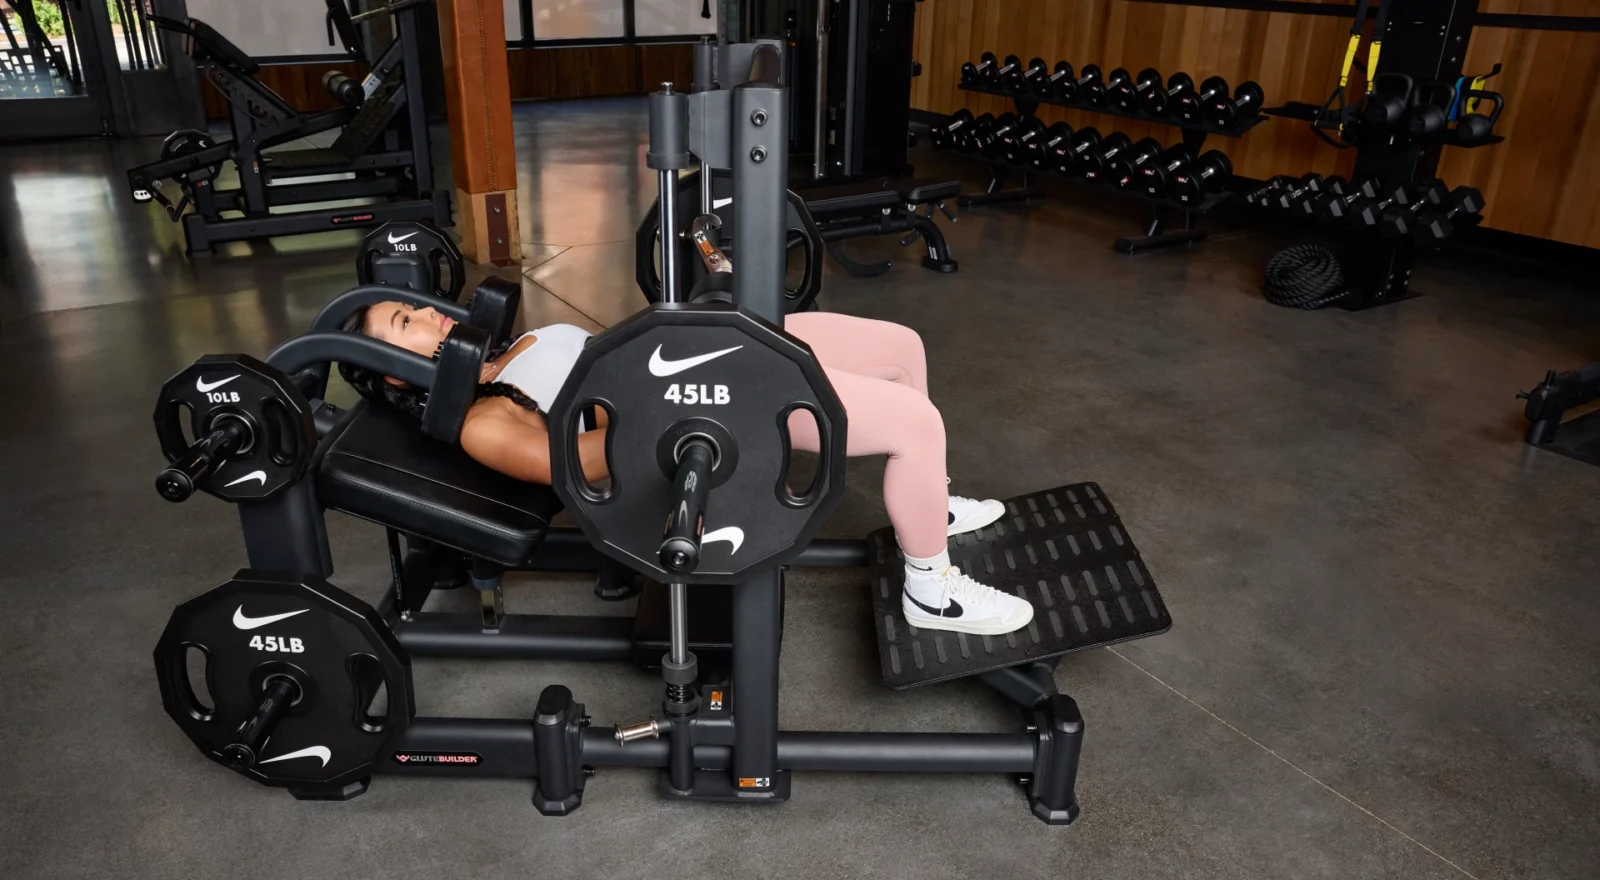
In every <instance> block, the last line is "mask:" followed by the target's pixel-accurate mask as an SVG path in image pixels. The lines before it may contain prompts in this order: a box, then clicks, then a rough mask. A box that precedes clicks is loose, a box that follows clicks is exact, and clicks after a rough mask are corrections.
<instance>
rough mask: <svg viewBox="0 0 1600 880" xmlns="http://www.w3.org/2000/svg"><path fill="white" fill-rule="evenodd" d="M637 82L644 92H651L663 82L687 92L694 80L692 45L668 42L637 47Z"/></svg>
mask: <svg viewBox="0 0 1600 880" xmlns="http://www.w3.org/2000/svg"><path fill="white" fill-rule="evenodd" d="M639 82H640V83H641V85H642V86H643V89H644V91H645V92H653V91H655V90H656V89H657V88H658V87H660V85H661V84H662V83H664V82H669V83H673V84H675V87H676V88H677V89H678V91H680V92H687V91H688V90H689V86H690V85H691V84H692V83H693V82H694V46H693V45H692V44H689V43H668V44H665V45H650V46H640V47H639Z"/></svg>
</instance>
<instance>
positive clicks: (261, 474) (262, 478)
mask: <svg viewBox="0 0 1600 880" xmlns="http://www.w3.org/2000/svg"><path fill="white" fill-rule="evenodd" d="M246 480H255V481H257V482H259V483H260V484H261V485H263V486H265V485H266V484H267V472H266V471H251V472H250V473H248V474H245V475H244V476H242V477H240V478H239V479H237V480H234V481H233V482H231V483H229V484H228V485H227V486H223V487H222V488H224V489H226V488H228V486H237V485H239V484H240V483H243V482H244V481H246Z"/></svg>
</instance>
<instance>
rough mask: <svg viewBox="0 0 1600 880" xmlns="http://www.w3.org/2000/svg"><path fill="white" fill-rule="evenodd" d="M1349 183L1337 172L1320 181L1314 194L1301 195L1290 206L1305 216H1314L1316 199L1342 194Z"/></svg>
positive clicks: (1315, 214)
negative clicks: (1319, 185)
mask: <svg viewBox="0 0 1600 880" xmlns="http://www.w3.org/2000/svg"><path fill="white" fill-rule="evenodd" d="M1349 185H1350V181H1348V180H1345V179H1344V178H1343V177H1340V176H1339V175H1337V174H1334V175H1332V176H1330V177H1327V178H1325V179H1324V180H1323V181H1322V186H1321V187H1320V188H1319V189H1318V192H1317V194H1316V195H1314V196H1303V197H1301V198H1299V199H1296V200H1295V202H1294V204H1293V205H1292V206H1291V207H1293V208H1294V209H1295V210H1297V211H1299V212H1300V213H1302V214H1304V215H1306V216H1307V217H1315V216H1317V199H1320V198H1325V197H1327V196H1335V197H1337V196H1342V195H1344V193H1345V189H1346V188H1348V187H1349Z"/></svg>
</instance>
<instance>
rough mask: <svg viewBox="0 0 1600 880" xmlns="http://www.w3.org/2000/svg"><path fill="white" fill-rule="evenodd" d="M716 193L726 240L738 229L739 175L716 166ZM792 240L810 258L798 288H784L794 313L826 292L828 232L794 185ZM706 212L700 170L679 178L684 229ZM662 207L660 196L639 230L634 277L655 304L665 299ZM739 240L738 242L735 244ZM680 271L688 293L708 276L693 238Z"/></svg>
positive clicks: (787, 304) (681, 226) (805, 258)
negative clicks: (736, 182)
mask: <svg viewBox="0 0 1600 880" xmlns="http://www.w3.org/2000/svg"><path fill="white" fill-rule="evenodd" d="M711 188H712V192H711V197H712V204H713V205H714V206H716V207H713V208H712V210H711V213H713V214H716V215H717V217H718V218H719V219H720V220H722V227H721V229H720V231H719V233H720V238H721V239H722V240H723V241H726V239H727V237H728V236H730V235H732V233H733V214H732V211H731V209H732V201H733V178H732V176H731V174H730V172H727V171H716V172H713V174H712V182H711ZM788 196H789V206H788V211H787V215H788V230H789V236H788V243H789V246H790V248H794V247H797V246H798V247H799V248H800V249H801V257H802V259H803V261H804V270H803V272H802V273H801V277H800V281H799V282H798V283H797V285H796V286H795V287H793V288H789V289H786V290H785V291H784V298H785V302H784V309H785V310H786V311H787V312H789V313H791V314H792V313H794V312H803V311H805V310H807V309H809V308H811V306H812V304H813V303H815V302H816V300H817V295H818V294H819V293H821V292H822V271H823V270H822V253H823V247H822V232H821V230H819V229H818V228H817V223H816V220H815V219H813V218H812V216H811V211H810V209H809V208H807V207H806V202H805V199H803V198H801V197H800V195H799V194H798V193H796V192H794V191H793V190H789V191H788ZM701 213H702V211H701V205H700V172H699V171H691V172H689V173H688V174H685V175H683V176H682V177H680V178H678V231H679V233H683V232H685V231H686V230H687V229H688V228H689V224H690V223H692V222H693V221H694V218H695V217H697V216H699V215H700V214H701ZM660 233H661V207H660V198H659V197H657V200H656V201H654V202H651V203H650V210H649V212H648V213H646V214H645V217H644V219H643V220H642V221H640V223H639V228H638V230H637V232H635V234H634V251H635V252H634V278H635V281H637V283H638V285H639V291H640V292H641V293H643V294H644V298H645V299H646V300H647V301H649V302H652V303H657V302H660V301H661V273H660V268H659V266H658V265H657V260H658V259H659V257H660V255H661V244H660ZM734 244H737V243H734ZM727 252H728V257H729V259H730V260H732V261H733V264H734V266H735V267H736V268H737V267H738V265H739V259H738V255H737V253H735V251H734V249H733V247H728V248H727ZM679 266H680V267H681V268H680V272H682V273H683V276H684V278H685V279H686V282H685V284H684V286H683V290H684V291H685V294H684V295H685V296H687V295H688V294H687V291H688V290H690V289H691V288H693V287H694V284H695V282H696V281H698V280H699V279H700V277H701V276H703V275H705V264H703V263H702V262H701V261H700V255H699V254H698V253H697V252H696V251H695V249H694V247H693V245H692V244H691V243H690V242H689V240H688V239H687V237H685V238H684V246H683V249H682V251H681V253H680V255H679Z"/></svg>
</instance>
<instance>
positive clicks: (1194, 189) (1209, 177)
mask: <svg viewBox="0 0 1600 880" xmlns="http://www.w3.org/2000/svg"><path fill="white" fill-rule="evenodd" d="M1232 176H1233V162H1232V161H1230V160H1229V159H1228V157H1227V156H1226V155H1224V154H1223V153H1222V152H1221V151H1220V150H1207V151H1205V152H1204V153H1201V154H1200V158H1198V159H1196V160H1194V161H1193V162H1190V163H1189V164H1187V165H1185V166H1183V167H1182V168H1179V169H1178V170H1177V171H1175V172H1173V174H1172V185H1171V186H1170V187H1169V188H1168V190H1167V194H1168V195H1170V196H1171V197H1173V198H1175V199H1177V200H1178V201H1180V202H1182V203H1184V204H1185V205H1198V204H1200V203H1201V202H1203V201H1205V198H1206V195H1207V194H1209V193H1214V192H1219V191H1221V189H1222V188H1223V187H1224V186H1226V185H1227V183H1228V178H1230V177H1232Z"/></svg>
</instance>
